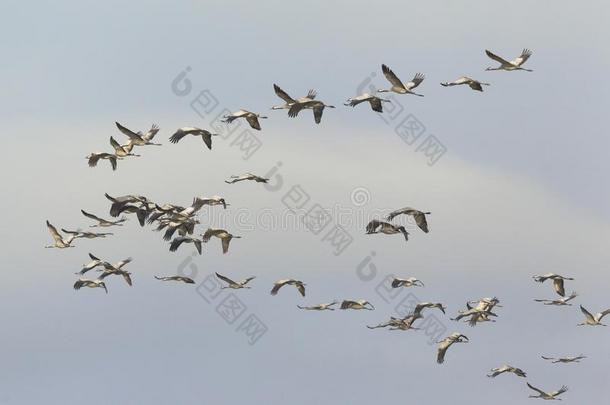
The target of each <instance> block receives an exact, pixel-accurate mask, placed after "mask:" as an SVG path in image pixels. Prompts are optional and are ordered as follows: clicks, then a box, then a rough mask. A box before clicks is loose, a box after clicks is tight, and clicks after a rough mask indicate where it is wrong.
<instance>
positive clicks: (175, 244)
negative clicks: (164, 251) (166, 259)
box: [169, 235, 201, 254]
mask: <svg viewBox="0 0 610 405" xmlns="http://www.w3.org/2000/svg"><path fill="white" fill-rule="evenodd" d="M183 243H192V244H193V245H195V249H197V252H199V254H201V239H198V238H193V237H192V236H188V235H187V236H177V237H175V238H174V240H172V242H171V243H170V245H169V251H170V252H175V251H176V250H178V248H179V247H180V245H182V244H183Z"/></svg>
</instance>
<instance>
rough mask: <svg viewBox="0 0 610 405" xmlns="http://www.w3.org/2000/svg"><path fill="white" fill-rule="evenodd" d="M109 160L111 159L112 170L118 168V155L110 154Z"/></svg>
mask: <svg viewBox="0 0 610 405" xmlns="http://www.w3.org/2000/svg"><path fill="white" fill-rule="evenodd" d="M108 160H109V161H110V166H112V170H116V162H117V160H116V156H114V155H109V156H108Z"/></svg>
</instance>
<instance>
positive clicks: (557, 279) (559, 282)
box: [533, 273, 574, 297]
mask: <svg viewBox="0 0 610 405" xmlns="http://www.w3.org/2000/svg"><path fill="white" fill-rule="evenodd" d="M533 279H534V281H536V282H537V283H544V282H545V281H546V280H549V279H550V280H553V287H554V288H555V292H556V293H557V294H559V295H561V296H562V297H563V296H565V293H566V292H565V289H564V287H563V282H564V280H574V279H573V278H571V277H564V276H560V275H559V274H555V273H546V274H543V275H542V276H533Z"/></svg>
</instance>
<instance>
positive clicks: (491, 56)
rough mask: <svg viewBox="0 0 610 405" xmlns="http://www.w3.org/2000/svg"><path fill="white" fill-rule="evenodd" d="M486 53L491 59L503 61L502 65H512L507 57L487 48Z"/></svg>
mask: <svg viewBox="0 0 610 405" xmlns="http://www.w3.org/2000/svg"><path fill="white" fill-rule="evenodd" d="M485 53H486V54H487V56H488V57H490V58H491V59H493V60H495V61H496V62H498V63H501V64H502V65H510V64H511V63H510V62H509V61H507V60H506V59H503V58H501V57H499V56H498V55H496V54H495V53H492V52H491V51H488V50H487V49H486V50H485Z"/></svg>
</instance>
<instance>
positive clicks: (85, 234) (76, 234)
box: [61, 228, 114, 239]
mask: <svg viewBox="0 0 610 405" xmlns="http://www.w3.org/2000/svg"><path fill="white" fill-rule="evenodd" d="M61 231H62V232H63V233H67V234H70V235H74V239H77V238H85V239H95V238H105V237H106V236H108V235H114V234H113V233H112V232H84V231H81V230H80V229H77V230H75V231H70V230H67V229H64V228H61Z"/></svg>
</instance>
